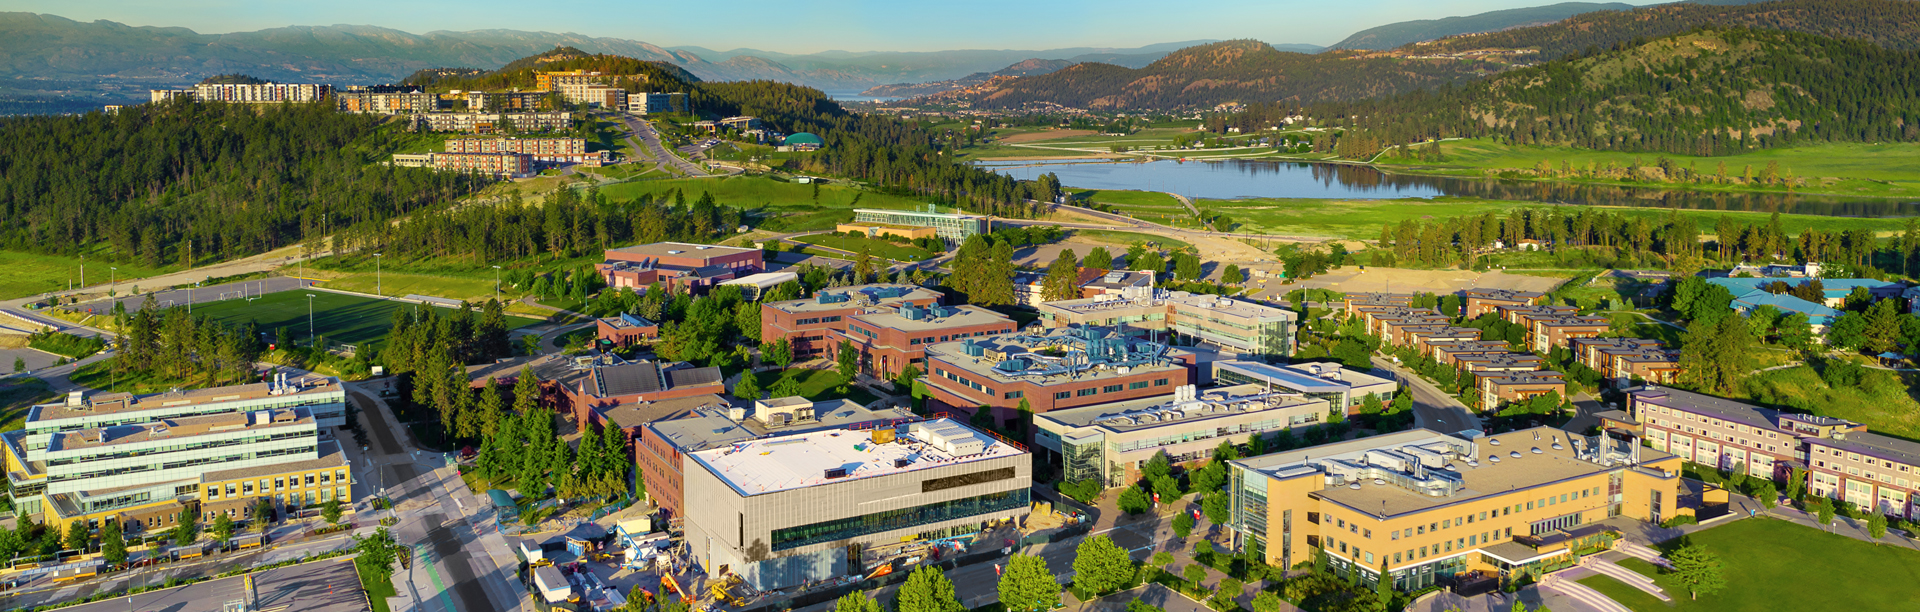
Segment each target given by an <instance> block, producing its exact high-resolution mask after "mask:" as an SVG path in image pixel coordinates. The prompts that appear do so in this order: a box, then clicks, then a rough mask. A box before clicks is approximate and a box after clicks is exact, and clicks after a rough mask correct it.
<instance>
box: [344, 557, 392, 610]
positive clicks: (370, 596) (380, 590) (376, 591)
mask: <svg viewBox="0 0 1920 612" xmlns="http://www.w3.org/2000/svg"><path fill="white" fill-rule="evenodd" d="M354 575H356V576H359V577H360V588H362V589H365V590H366V591H367V600H368V601H370V602H372V605H373V612H391V611H392V608H389V607H387V598H388V597H397V596H399V595H400V594H399V593H397V592H395V591H394V589H393V581H392V580H369V578H372V577H371V576H368V575H366V574H363V573H360V566H359V565H358V564H356V565H354Z"/></svg>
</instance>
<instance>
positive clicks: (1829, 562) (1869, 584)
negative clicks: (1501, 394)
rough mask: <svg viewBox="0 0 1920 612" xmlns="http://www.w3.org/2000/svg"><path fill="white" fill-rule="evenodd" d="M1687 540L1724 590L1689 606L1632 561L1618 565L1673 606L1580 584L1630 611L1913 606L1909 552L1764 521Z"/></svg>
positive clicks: (1915, 573) (1672, 586)
mask: <svg viewBox="0 0 1920 612" xmlns="http://www.w3.org/2000/svg"><path fill="white" fill-rule="evenodd" d="M1690 537H1692V539H1693V542H1694V543H1696V544H1700V545H1703V546H1706V547H1707V549H1708V550H1711V551H1713V552H1714V553H1715V554H1717V555H1718V556H1719V557H1720V561H1721V563H1722V564H1723V565H1724V567H1725V570H1724V571H1725V573H1724V575H1725V576H1726V582H1727V587H1726V588H1725V589H1722V590H1720V591H1719V592H1716V593H1713V594H1711V595H1702V596H1700V599H1698V600H1694V599H1691V598H1689V597H1688V595H1687V590H1686V588H1685V587H1683V586H1681V585H1679V584H1677V583H1676V582H1675V581H1674V580H1673V579H1672V577H1671V576H1666V575H1662V574H1659V573H1658V572H1657V571H1656V570H1655V569H1654V568H1653V566H1652V565H1650V564H1647V563H1646V562H1644V561H1640V560H1639V559H1628V560H1626V561H1623V562H1621V563H1620V565H1622V566H1624V567H1626V568H1628V569H1631V570H1634V571H1637V572H1640V573H1643V574H1647V575H1649V576H1652V577H1653V579H1654V582H1655V583H1656V584H1658V585H1660V587H1661V588H1662V589H1665V590H1666V592H1667V596H1669V597H1672V598H1673V605H1671V606H1669V605H1667V604H1664V603H1662V602H1660V601H1659V600H1658V599H1655V598H1654V597H1652V596H1649V595H1647V594H1645V593H1643V592H1641V591H1640V590H1638V589H1634V588H1633V587H1629V586H1627V585H1625V584H1622V583H1619V582H1618V581H1613V579H1611V578H1608V579H1606V580H1604V581H1602V580H1595V581H1591V582H1589V581H1588V580H1581V581H1580V583H1581V584H1585V585H1587V586H1590V587H1593V588H1594V590H1597V591H1600V592H1601V593H1603V594H1605V595H1607V596H1608V597H1612V598H1614V600H1615V601H1618V602H1620V603H1621V604H1623V605H1626V606H1627V607H1629V608H1632V609H1634V610H1674V611H1676V612H1695V611H1699V612H1720V611H1727V612H1734V611H1741V612H1744V611H1748V610H1781V609H1793V610H1799V611H1802V612H1823V611H1827V610H1832V611H1835V612H1854V611H1857V610H1907V609H1912V605H1913V601H1914V600H1915V599H1916V598H1920V552H1915V551H1913V550H1911V549H1907V548H1896V547H1892V546H1877V545H1873V544H1868V543H1866V542H1861V541H1859V540H1855V539H1852V538H1848V537H1844V536H1838V535H1834V534H1830V533H1825V532H1822V531H1820V530H1817V529H1813V528H1811V527H1804V526H1801V525H1799V524H1796V523H1790V522H1787V521H1778V520H1767V519H1747V520H1741V521H1734V522H1732V523H1728V524H1726V525H1723V526H1720V527H1715V528H1713V529H1708V530H1705V531H1701V532H1697V533H1695V534H1693V535H1692V536H1690ZM1787 602H1791V603H1790V604H1788V603H1787Z"/></svg>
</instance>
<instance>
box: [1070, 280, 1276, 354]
mask: <svg viewBox="0 0 1920 612" xmlns="http://www.w3.org/2000/svg"><path fill="white" fill-rule="evenodd" d="M1040 320H1041V321H1042V322H1044V323H1045V324H1046V325H1047V327H1054V328H1059V327H1068V326H1077V325H1101V326H1113V325H1125V326H1127V327H1130V328H1133V329H1137V330H1147V331H1165V332H1171V333H1170V334H1169V338H1168V340H1169V342H1171V343H1173V344H1195V343H1200V342H1206V343H1208V344H1213V345H1217V346H1220V347H1222V348H1225V349H1228V350H1232V351H1234V352H1237V353H1240V354H1242V355H1260V356H1272V357H1283V356H1287V355H1292V354H1293V349H1294V343H1295V339H1294V326H1295V323H1296V322H1297V321H1298V320H1299V315H1298V314H1297V313H1294V312H1293V311H1290V310H1282V309H1279V308H1274V307H1271V306H1265V305H1261V304H1256V303H1253V302H1249V301H1245V300H1237V299H1233V298H1229V297H1221V296H1214V295H1199V294H1192V293H1187V292H1185V291H1165V290H1160V289H1151V288H1136V289H1130V290H1129V291H1128V293H1125V294H1121V295H1118V296H1114V295H1102V296H1099V297H1094V298H1087V299H1080V300H1066V301H1058V302H1047V303H1045V304H1041V305H1040Z"/></svg>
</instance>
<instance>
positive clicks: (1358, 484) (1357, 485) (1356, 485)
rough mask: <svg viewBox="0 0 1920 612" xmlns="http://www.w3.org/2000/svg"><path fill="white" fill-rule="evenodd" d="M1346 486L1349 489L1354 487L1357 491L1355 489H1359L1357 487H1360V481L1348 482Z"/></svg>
mask: <svg viewBox="0 0 1920 612" xmlns="http://www.w3.org/2000/svg"><path fill="white" fill-rule="evenodd" d="M1347 488H1349V489H1354V490H1356V491H1357V490H1359V489H1360V483H1357V482H1356V483H1353V484H1350V485H1347Z"/></svg>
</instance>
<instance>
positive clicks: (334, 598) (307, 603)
mask: <svg viewBox="0 0 1920 612" xmlns="http://www.w3.org/2000/svg"><path fill="white" fill-rule="evenodd" d="M244 590H245V587H244V586H243V582H242V580H241V578H240V577H238V576H235V577H232V578H222V579H219V580H209V581H207V582H200V583H195V584H190V585H187V586H183V587H179V588H172V589H165V590H160V591H149V592H146V593H141V594H138V595H134V596H132V597H127V598H114V599H108V600H104V601H97V602H93V603H90V604H85V605H80V606H74V607H71V608H66V609H67V610H73V611H74V612H121V611H123V610H154V611H164V612H222V606H224V605H225V604H226V602H229V601H235V600H240V599H242V593H243V592H244ZM254 590H255V591H256V592H257V593H258V594H259V597H260V600H259V604H260V607H259V608H257V609H265V610H276V611H277V612H359V611H360V610H364V609H366V607H367V603H366V598H365V596H364V595H362V591H361V589H360V579H359V578H358V577H357V576H356V575H355V574H354V570H353V560H352V559H351V558H349V557H336V558H333V559H328V560H325V561H316V562H313V563H307V564H302V565H293V566H288V567H283V568H278V569H272V570H267V571H264V572H260V573H258V574H256V575H255V576H254ZM9 605H12V604H11V603H9Z"/></svg>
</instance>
